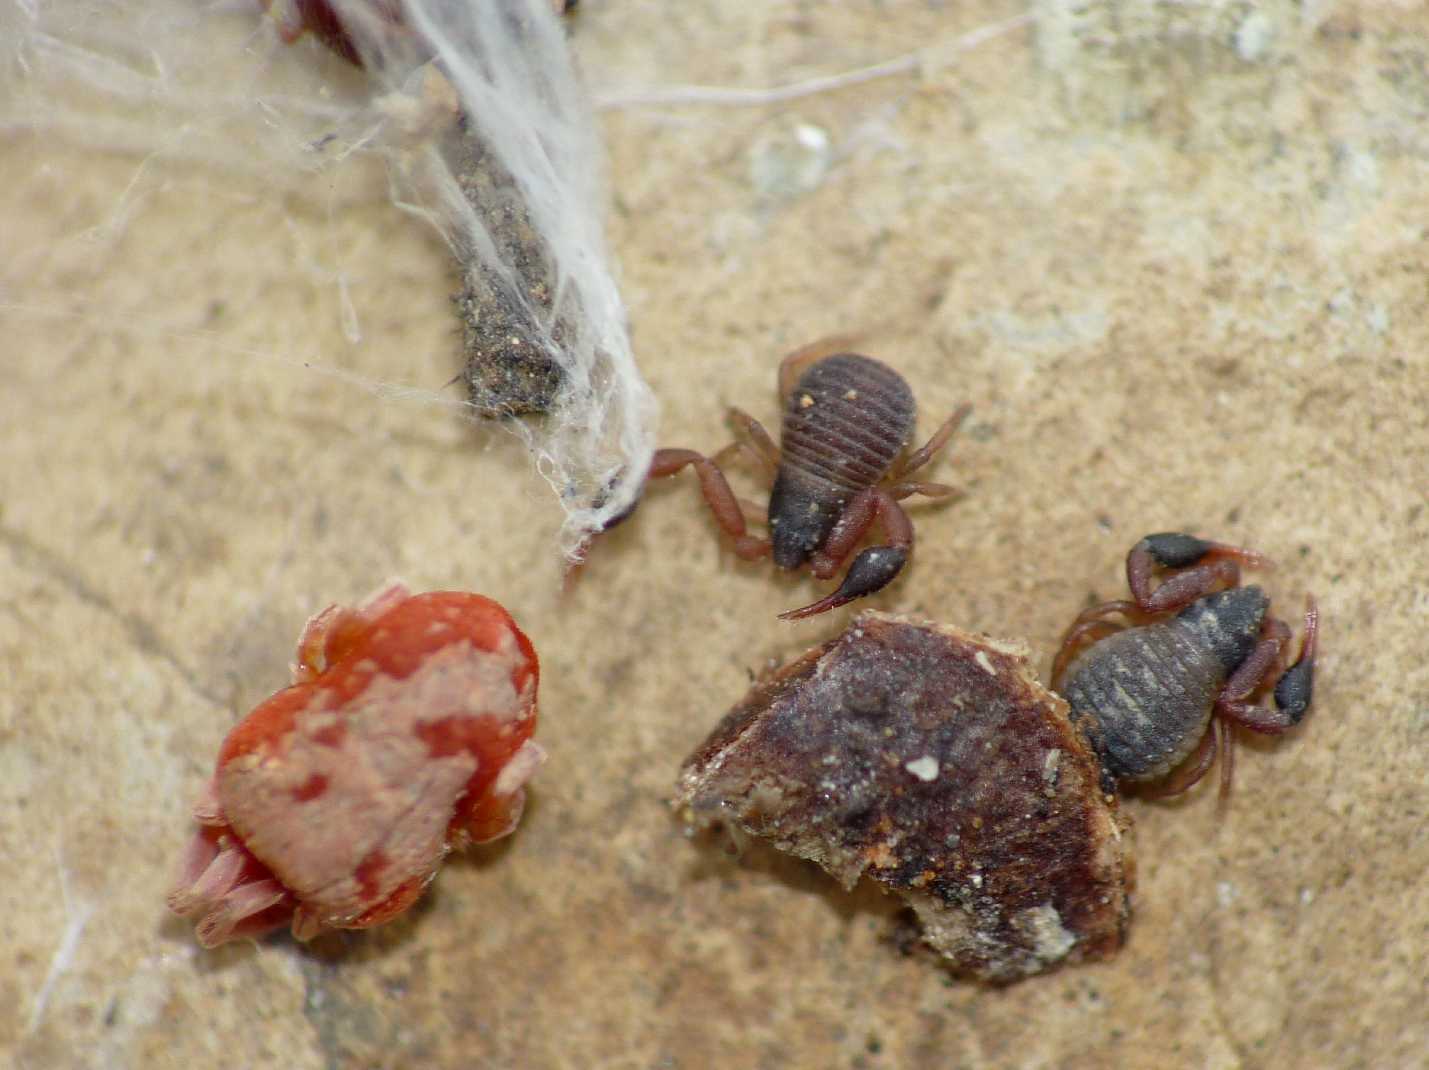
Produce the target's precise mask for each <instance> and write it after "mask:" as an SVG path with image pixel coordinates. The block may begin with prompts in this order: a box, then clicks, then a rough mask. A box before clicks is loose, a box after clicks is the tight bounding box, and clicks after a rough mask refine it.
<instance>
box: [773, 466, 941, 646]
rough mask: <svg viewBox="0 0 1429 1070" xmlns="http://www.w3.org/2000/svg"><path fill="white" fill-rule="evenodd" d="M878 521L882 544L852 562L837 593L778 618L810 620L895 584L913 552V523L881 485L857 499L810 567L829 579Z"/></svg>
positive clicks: (815, 573)
mask: <svg viewBox="0 0 1429 1070" xmlns="http://www.w3.org/2000/svg"><path fill="white" fill-rule="evenodd" d="M875 520H876V521H877V522H878V524H879V526H880V527H881V528H882V529H883V536H884V541H883V542H882V543H880V544H879V545H877V546H870V547H868V548H867V549H866V550H864V551H863V552H862V553H860V554H859V555H858V556H857V557H856V558H854V561H853V564H851V565H850V566H849V569H848V572H846V573H845V574H844V578H843V582H842V583H840V584H839V587H838V590H836V591H834V592H833V593H832V594H830V595H829V596H828V597H826V598H821V599H819V601H817V602H814V603H812V604H810V605H807V606H804V607H802V608H800V609H791V610H789V611H788V612H787V613H781V614H779V617H780V619H781V620H800V619H802V618H804V617H812V616H814V615H815V614H818V613H823V612H826V611H827V610H830V609H835V608H837V607H838V606H841V605H845V604H846V603H848V602H852V601H853V600H854V599H855V598H862V597H864V596H865V595H870V594H872V593H873V592H874V591H877V590H880V589H882V588H883V587H885V586H887V585H888V584H889V583H890V582H892V580H893V577H895V576H897V575H898V573H899V572H900V571H901V570H902V568H903V566H904V565H905V564H906V563H907V561H908V554H909V553H910V552H911V551H912V549H913V524H912V523H911V522H910V521H909V519H908V514H907V513H905V512H904V511H903V507H902V506H901V505H899V504H898V503H897V502H896V501H894V500H893V498H892V497H891V496H890V495H889V493H888V492H887V491H886V490H883V489H882V488H880V487H868V488H866V489H864V490H862V491H860V492H859V493H858V494H856V495H854V497H853V499H852V500H851V501H850V502H849V503H848V505H847V506H845V507H844V511H843V513H842V514H840V516H839V519H838V521H837V523H835V524H834V527H833V530H832V531H830V532H829V537H828V538H827V539H826V540H825V541H824V545H823V547H822V549H820V550H819V552H818V553H816V554H815V555H814V556H813V558H812V559H811V561H810V567H811V569H812V571H813V573H814V575H815V576H817V577H818V578H819V579H828V578H829V577H830V576H832V575H833V574H834V573H835V572H837V571H838V569H839V566H840V565H841V564H842V563H843V561H844V559H845V558H847V557H848V555H849V554H850V553H852V552H853V548H854V547H855V546H857V545H858V544H859V542H860V541H861V540H862V539H863V537H864V535H866V534H867V533H868V529H869V528H870V527H871V526H872V525H873V523H874V521H875Z"/></svg>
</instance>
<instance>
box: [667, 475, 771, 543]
mask: <svg viewBox="0 0 1429 1070" xmlns="http://www.w3.org/2000/svg"><path fill="white" fill-rule="evenodd" d="M687 465H688V466H692V467H693V468H694V470H695V475H697V476H698V477H699V480H700V491H701V492H702V493H703V494H704V498H705V502H706V503H707V504H708V505H709V507H710V512H711V513H713V514H714V518H715V521H716V522H717V523H718V524H719V526H720V527H721V528H722V529H724V531H725V532H726V533H727V534H728V535H729V536H730V538H731V539H733V540H734V552H735V553H736V554H738V555H739V556H740V557H742V558H744V559H745V560H746V561H754V560H757V559H758V558H761V557H766V556H768V554H769V540H768V539H760V538H756V537H755V536H753V535H750V534H749V529H748V528H747V527H746V526H745V523H744V512H743V510H741V509H740V507H739V499H738V498H736V497H735V496H734V491H732V490H731V489H730V487H729V481H728V480H727V479H725V478H724V473H723V472H721V471H720V469H719V466H718V465H716V464H715V463H714V462H713V461H711V460H710V459H709V458H708V457H706V456H705V455H704V454H702V453H696V452H695V451H694V450H681V449H666V450H656V451H655V457H654V459H653V460H652V461H651V462H650V474H649V476H648V478H650V479H661V478H664V477H665V476H672V475H674V474H675V473H676V472H678V471H680V469H682V468H684V467H686V466H687Z"/></svg>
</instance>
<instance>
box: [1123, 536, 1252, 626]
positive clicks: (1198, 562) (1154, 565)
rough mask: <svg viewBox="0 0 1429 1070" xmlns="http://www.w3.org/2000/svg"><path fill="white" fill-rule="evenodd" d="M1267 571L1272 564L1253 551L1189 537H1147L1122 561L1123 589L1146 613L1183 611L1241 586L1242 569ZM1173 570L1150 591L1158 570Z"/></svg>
mask: <svg viewBox="0 0 1429 1070" xmlns="http://www.w3.org/2000/svg"><path fill="white" fill-rule="evenodd" d="M1241 565H1244V566H1246V567H1247V568H1269V567H1270V562H1269V561H1268V560H1267V559H1266V558H1265V557H1264V556H1262V555H1261V554H1258V553H1256V552H1255V551H1254V550H1246V549H1242V548H1241V547H1238V546H1227V545H1226V544H1224V543H1219V542H1210V541H1209V540H1206V539H1198V538H1195V537H1194V536H1191V535H1181V534H1172V533H1163V534H1160V535H1148V536H1146V538H1144V539H1142V540H1141V541H1140V542H1138V543H1137V544H1136V545H1135V546H1133V547H1132V548H1131V552H1130V553H1128V554H1127V555H1126V583H1127V586H1128V587H1130V588H1131V594H1132V597H1133V598H1135V599H1136V604H1137V605H1139V606H1140V607H1141V608H1142V609H1143V610H1145V611H1146V612H1147V613H1169V612H1171V611H1172V610H1176V609H1183V608H1185V607H1186V606H1189V605H1190V604H1191V603H1192V602H1194V601H1195V600H1196V599H1198V598H1201V597H1203V596H1204V595H1208V594H1210V593H1211V592H1212V591H1215V590H1217V589H1220V588H1226V587H1234V586H1235V585H1236V584H1238V583H1239V582H1240V566H1241ZM1159 568H1164V569H1173V570H1175V572H1174V574H1172V575H1170V576H1168V577H1167V578H1166V579H1165V580H1164V581H1162V583H1161V585H1160V586H1159V587H1157V588H1155V589H1154V590H1153V589H1152V586H1151V583H1152V579H1153V578H1154V576H1155V575H1156V572H1157V569H1159Z"/></svg>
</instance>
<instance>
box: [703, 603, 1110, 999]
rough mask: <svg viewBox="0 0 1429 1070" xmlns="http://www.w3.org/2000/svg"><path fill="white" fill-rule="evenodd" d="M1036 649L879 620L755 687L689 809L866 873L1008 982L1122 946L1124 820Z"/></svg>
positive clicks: (941, 940)
mask: <svg viewBox="0 0 1429 1070" xmlns="http://www.w3.org/2000/svg"><path fill="white" fill-rule="evenodd" d="M1099 781H1100V770H1099V768H1098V766H1097V762H1096V757H1095V755H1094V754H1093V752H1092V751H1091V749H1090V748H1089V747H1088V746H1087V744H1086V743H1085V741H1084V740H1083V739H1082V737H1081V736H1080V734H1079V733H1078V732H1077V730H1076V729H1075V728H1074V727H1073V726H1072V724H1071V723H1070V721H1069V720H1068V719H1067V704H1066V703H1065V702H1063V701H1062V699H1061V698H1059V697H1057V696H1056V695H1054V694H1052V693H1051V692H1049V691H1047V690H1046V689H1045V688H1043V687H1042V686H1041V685H1040V684H1039V683H1038V682H1037V681H1036V679H1035V678H1034V677H1033V675H1032V674H1031V672H1030V671H1029V669H1028V666H1027V650H1026V647H1025V645H1023V644H1021V643H1009V642H1004V641H999V640H994V639H989V638H987V637H985V636H978V635H973V634H970V633H968V632H964V631H961V630H959V629H957V628H952V627H947V626H944V625H938V624H933V623H928V622H920V621H915V620H911V619H907V618H902V617H897V616H891V615H888V614H884V613H878V612H866V613H863V614H861V615H859V616H858V617H857V618H856V619H855V620H854V622H853V624H852V625H851V626H850V627H849V629H848V630H847V631H846V632H844V634H843V635H841V636H839V637H838V638H836V639H833V640H831V641H830V642H828V643H826V644H824V645H823V646H820V647H816V648H815V649H813V650H810V651H809V652H808V653H806V654H805V655H803V656H802V657H801V658H799V659H798V660H796V661H794V662H793V663H791V664H789V665H787V666H785V667H784V668H782V669H780V670H779V671H778V672H777V673H775V674H773V675H772V676H770V677H769V678H767V679H765V680H763V681H761V682H760V683H758V684H756V685H755V687H754V688H753V689H752V690H751V691H750V693H749V694H748V695H747V696H746V697H745V698H744V700H743V701H742V702H740V703H739V704H738V705H737V706H735V707H734V709H732V710H731V711H730V712H729V713H728V714H727V715H726V716H725V718H724V719H723V720H722V721H721V722H720V724H719V725H718V726H717V727H716V728H715V730H714V732H713V733H712V734H711V735H710V737H709V738H708V739H707V740H706V741H705V743H704V744H703V745H702V746H701V747H700V748H699V749H698V750H697V751H695V753H694V754H693V755H691V757H690V758H689V759H688V760H687V761H686V763H685V765H684V768H683V769H682V771H681V774H680V779H679V784H678V788H677V797H676V804H677V805H678V806H681V807H683V808H685V809H686V812H687V813H688V815H689V817H690V819H691V820H692V821H693V822H695V823H700V824H710V823H715V822H728V823H730V824H733V825H735V826H737V827H738V828H740V829H743V830H744V831H746V832H748V833H751V834H753V835H755V836H759V837H762V838H764V839H767V840H768V841H769V842H770V843H772V844H773V845H774V846H775V847H776V848H778V849H780V850H782V851H786V852H789V853H791V854H794V855H796V856H798V857H800V858H807V859H811V860H812V861H814V862H817V863H818V864H819V865H820V866H822V867H823V868H824V869H825V870H827V871H828V873H829V874H830V875H832V876H833V877H834V878H835V879H837V880H838V881H840V882H841V883H842V884H843V885H844V887H846V888H851V887H853V885H854V884H855V883H856V882H857V881H858V879H859V878H860V877H861V876H865V875H866V876H869V877H871V878H872V879H874V880H876V881H878V882H879V883H880V884H882V885H883V886H884V887H885V888H887V889H889V890H891V891H894V892H897V893H898V894H899V895H901V896H903V898H904V899H906V900H907V902H908V903H909V905H910V906H912V908H913V909H914V910H915V911H916V912H917V915H918V917H919V919H920V920H921V922H922V925H923V937H924V939H925V940H926V941H927V942H928V943H929V944H930V945H931V946H932V947H933V948H934V949H936V950H937V951H938V952H940V953H941V954H942V955H944V956H945V957H946V958H948V959H949V960H950V961H951V962H952V963H953V964H954V966H955V967H956V968H957V969H958V970H959V971H962V972H966V973H970V974H973V975H975V976H978V977H981V978H984V979H987V980H992V981H1002V982H1005V981H1012V980H1017V979H1018V978H1021V977H1026V976H1029V975H1031V974H1035V973H1040V972H1042V971H1043V970H1046V969H1049V968H1051V967H1053V966H1055V965H1057V964H1059V963H1061V962H1064V961H1078V960H1081V959H1086V958H1099V957H1104V956H1106V955H1110V954H1111V953H1113V952H1114V951H1116V949H1117V948H1119V947H1120V946H1121V944H1122V941H1123V939H1124V937H1125V931H1126V925H1127V920H1128V917H1129V911H1130V907H1129V901H1128V894H1129V892H1130V889H1131V885H1132V866H1131V861H1130V857H1129V855H1128V853H1127V849H1126V847H1127V845H1126V841H1125V839H1124V832H1125V824H1124V822H1123V819H1122V818H1121V817H1120V815H1119V814H1118V812H1117V806H1116V802H1115V800H1114V799H1113V798H1111V797H1108V796H1106V795H1103V793H1102V792H1101V790H1100V787H1099Z"/></svg>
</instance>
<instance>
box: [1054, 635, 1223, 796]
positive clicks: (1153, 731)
mask: <svg viewBox="0 0 1429 1070" xmlns="http://www.w3.org/2000/svg"><path fill="white" fill-rule="evenodd" d="M1223 683H1225V669H1224V668H1222V666H1221V664H1220V662H1219V661H1217V660H1216V658H1215V657H1214V656H1213V655H1212V653H1211V652H1210V650H1209V649H1208V648H1207V647H1206V646H1205V644H1204V643H1200V642H1197V641H1196V639H1195V637H1194V636H1192V635H1191V634H1189V633H1188V631H1187V630H1186V629H1185V628H1183V627H1180V626H1179V625H1178V624H1177V623H1176V622H1175V621H1168V622H1163V623H1157V624H1148V625H1146V626H1145V627H1141V628H1128V629H1127V630H1126V631H1123V632H1117V633H1115V634H1113V635H1109V636H1107V637H1106V638H1105V639H1103V640H1101V641H1100V642H1098V643H1096V644H1094V645H1093V646H1091V647H1090V648H1088V649H1087V650H1086V651H1085V652H1084V653H1083V654H1082V655H1081V656H1080V657H1078V658H1077V659H1076V660H1075V661H1074V662H1072V665H1071V667H1070V668H1069V669H1068V670H1067V675H1066V678H1065V680H1064V682H1063V686H1062V695H1063V697H1064V698H1065V699H1066V700H1067V702H1068V704H1069V705H1070V706H1071V717H1072V720H1073V721H1074V722H1081V721H1082V720H1083V719H1084V718H1086V719H1090V720H1091V722H1092V724H1090V725H1083V727H1084V728H1085V730H1086V732H1087V736H1088V737H1089V738H1090V739H1091V740H1092V743H1093V744H1094V745H1095V747H1096V749H1097V750H1098V752H1100V754H1101V757H1102V765H1103V768H1104V769H1105V770H1106V772H1107V773H1109V774H1110V775H1111V776H1113V777H1115V778H1117V779H1118V780H1153V779H1156V778H1157V777H1160V776H1162V775H1163V774H1165V773H1168V772H1170V771H1171V770H1172V769H1174V768H1175V767H1176V766H1177V765H1178V764H1179V763H1180V762H1181V761H1182V760H1183V759H1184V758H1185V757H1186V756H1187V755H1188V754H1190V753H1191V751H1192V750H1194V749H1195V746H1196V744H1197V743H1198V742H1200V739H1201V736H1202V734H1203V733H1204V731H1205V729H1206V725H1207V724H1208V722H1209V721H1210V717H1211V707H1212V704H1213V703H1214V702H1215V698H1216V695H1217V694H1218V693H1219V691H1220V689H1221V685H1222V684H1223Z"/></svg>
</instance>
